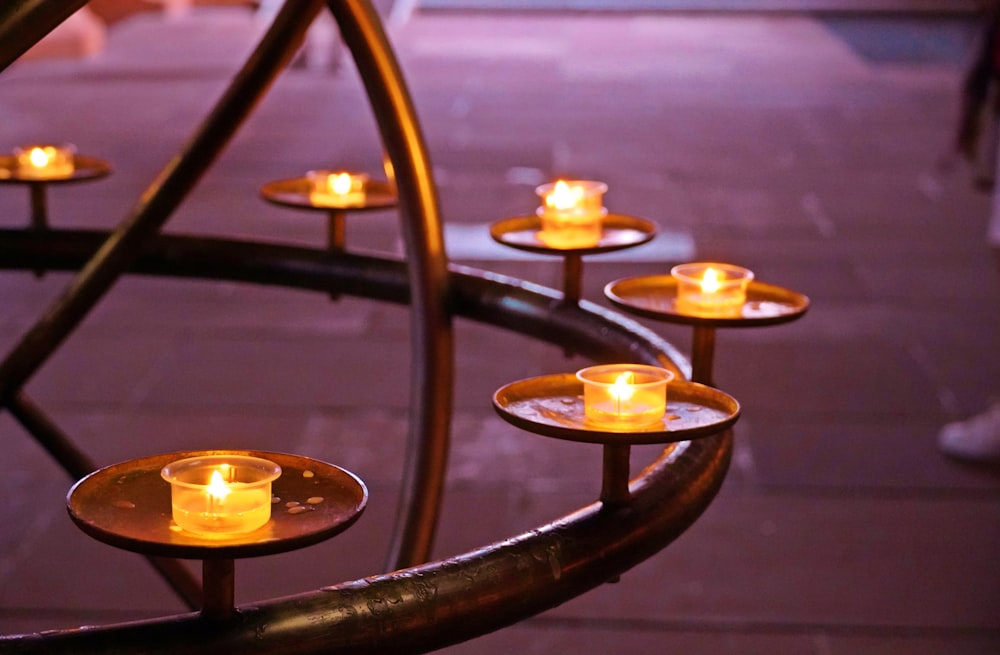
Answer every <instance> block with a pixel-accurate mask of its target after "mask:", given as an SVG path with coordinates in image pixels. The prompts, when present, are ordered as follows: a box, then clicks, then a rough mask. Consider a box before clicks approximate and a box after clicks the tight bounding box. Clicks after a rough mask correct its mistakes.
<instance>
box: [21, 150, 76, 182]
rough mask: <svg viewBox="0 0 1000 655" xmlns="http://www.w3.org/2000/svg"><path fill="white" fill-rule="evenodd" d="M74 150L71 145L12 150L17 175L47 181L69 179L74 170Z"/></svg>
mask: <svg viewBox="0 0 1000 655" xmlns="http://www.w3.org/2000/svg"><path fill="white" fill-rule="evenodd" d="M75 153H76V148H74V147H73V146H71V145H64V146H53V145H35V146H24V147H21V148H15V149H14V158H15V160H16V162H17V174H18V175H19V176H21V177H24V178H29V179H37V180H47V179H58V178H65V177H70V176H72V175H73V170H74V161H73V160H74V157H75Z"/></svg>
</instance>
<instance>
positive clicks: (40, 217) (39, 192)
mask: <svg viewBox="0 0 1000 655" xmlns="http://www.w3.org/2000/svg"><path fill="white" fill-rule="evenodd" d="M28 188H29V189H30V193H31V227H33V228H35V229H36V230H45V229H47V228H48V227H49V221H48V213H49V212H48V199H47V198H46V196H45V184H43V183H41V182H35V183H32V184H29V185H28Z"/></svg>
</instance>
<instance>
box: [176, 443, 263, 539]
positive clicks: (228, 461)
mask: <svg viewBox="0 0 1000 655" xmlns="http://www.w3.org/2000/svg"><path fill="white" fill-rule="evenodd" d="M160 474H161V475H162V476H163V479H164V480H166V481H167V482H169V483H170V504H171V509H172V515H173V519H174V522H175V523H176V524H177V525H178V526H180V527H181V528H182V529H184V530H186V531H188V532H193V533H195V534H198V535H202V536H215V537H224V536H228V535H235V534H242V533H245V532H251V531H253V530H256V529H257V528H259V527H261V526H263V525H265V524H266V523H267V522H268V521H269V520H270V518H271V483H272V482H273V481H274V480H275V479H277V477H278V476H279V475H281V467H280V466H278V465H277V464H275V463H274V462H272V461H270V460H266V459H262V458H260V457H250V456H247V455H204V456H200V457H188V458H185V459H181V460H178V461H176V462H172V463H170V464H168V465H166V466H164V467H163V470H162V471H161V472H160Z"/></svg>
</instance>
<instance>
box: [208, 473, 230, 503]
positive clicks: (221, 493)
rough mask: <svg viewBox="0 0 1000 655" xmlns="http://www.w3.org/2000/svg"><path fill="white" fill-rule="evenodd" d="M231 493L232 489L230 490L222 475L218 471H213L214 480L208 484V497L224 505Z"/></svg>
mask: <svg viewBox="0 0 1000 655" xmlns="http://www.w3.org/2000/svg"><path fill="white" fill-rule="evenodd" d="M231 492H232V489H230V488H229V485H228V484H226V481H225V480H224V479H223V477H222V473H220V472H219V471H218V470H215V471H212V479H211V480H209V482H208V495H209V496H210V497H211V498H212V500H213V501H216V502H219V503H222V501H224V500H225V499H226V496H228V495H229V494H230V493H231Z"/></svg>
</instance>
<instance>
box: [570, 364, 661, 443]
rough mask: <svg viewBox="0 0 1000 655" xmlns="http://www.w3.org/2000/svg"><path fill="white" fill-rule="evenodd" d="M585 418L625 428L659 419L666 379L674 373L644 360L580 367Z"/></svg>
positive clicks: (601, 423)
mask: <svg viewBox="0 0 1000 655" xmlns="http://www.w3.org/2000/svg"><path fill="white" fill-rule="evenodd" d="M576 377H577V379H578V380H580V381H581V382H583V408H584V414H585V416H586V419H587V421H590V422H592V423H595V424H599V425H601V426H604V427H611V428H617V429H622V430H627V429H629V428H635V427H640V426H644V425H650V424H653V423H656V422H658V421H660V420H661V419H662V418H663V415H664V413H665V412H666V409H667V383H669V382H670V381H671V380H673V379H674V374H673V373H671V372H670V371H668V370H666V369H664V368H660V367H658V366H647V365H644V364H603V365H599V366H590V367H588V368H584V369H580V370H579V371H577V373H576Z"/></svg>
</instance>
